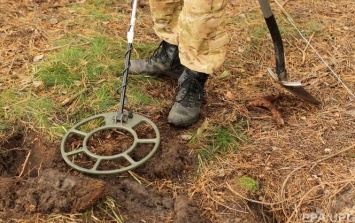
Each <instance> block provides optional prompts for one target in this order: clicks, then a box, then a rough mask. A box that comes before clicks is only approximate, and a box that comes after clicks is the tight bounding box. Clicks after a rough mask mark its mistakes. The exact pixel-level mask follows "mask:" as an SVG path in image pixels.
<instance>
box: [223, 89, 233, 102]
mask: <svg viewBox="0 0 355 223" xmlns="http://www.w3.org/2000/svg"><path fill="white" fill-rule="evenodd" d="M225 97H226V99H227V100H231V101H233V100H234V99H235V96H234V94H233V93H232V92H230V91H228V92H227V93H226V95H225Z"/></svg>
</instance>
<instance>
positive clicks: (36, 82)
mask: <svg viewBox="0 0 355 223" xmlns="http://www.w3.org/2000/svg"><path fill="white" fill-rule="evenodd" d="M32 85H33V86H34V87H36V88H38V87H40V86H42V85H43V81H33V83H32Z"/></svg>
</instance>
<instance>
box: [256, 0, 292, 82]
mask: <svg viewBox="0 0 355 223" xmlns="http://www.w3.org/2000/svg"><path fill="white" fill-rule="evenodd" d="M258 1H259V4H260V7H261V11H262V12H263V16H264V19H265V22H266V25H267V28H268V29H269V32H270V35H271V38H272V41H273V44H274V50H275V60H276V73H277V75H278V78H279V81H286V80H287V72H286V65H285V53H284V47H283V42H282V37H281V33H280V30H279V27H278V25H277V22H276V19H275V16H274V13H273V12H272V9H271V6H270V3H269V0H258Z"/></svg>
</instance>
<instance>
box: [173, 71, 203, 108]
mask: <svg viewBox="0 0 355 223" xmlns="http://www.w3.org/2000/svg"><path fill="white" fill-rule="evenodd" d="M179 87H180V89H179V91H178V93H177V96H176V97H175V101H176V102H179V103H180V104H182V105H183V106H184V107H195V106H200V105H201V102H202V99H203V94H204V90H203V83H200V81H199V80H198V79H197V78H196V77H187V78H186V79H185V80H184V81H183V82H182V83H181V84H180V86H179Z"/></svg>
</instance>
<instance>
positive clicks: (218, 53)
mask: <svg viewBox="0 0 355 223" xmlns="http://www.w3.org/2000/svg"><path fill="white" fill-rule="evenodd" d="M227 3H228V0H185V2H184V7H183V9H182V12H181V14H180V17H179V53H180V60H181V63H182V64H183V65H185V66H186V67H188V68H190V69H191V70H194V71H198V72H203V73H207V74H213V72H215V71H217V70H218V68H220V66H221V65H222V64H223V62H224V59H225V56H226V51H227V44H228V42H229V38H228V36H227V32H226V30H225V26H226V23H227V21H226V9H227V7H226V6H227Z"/></svg>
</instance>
